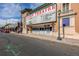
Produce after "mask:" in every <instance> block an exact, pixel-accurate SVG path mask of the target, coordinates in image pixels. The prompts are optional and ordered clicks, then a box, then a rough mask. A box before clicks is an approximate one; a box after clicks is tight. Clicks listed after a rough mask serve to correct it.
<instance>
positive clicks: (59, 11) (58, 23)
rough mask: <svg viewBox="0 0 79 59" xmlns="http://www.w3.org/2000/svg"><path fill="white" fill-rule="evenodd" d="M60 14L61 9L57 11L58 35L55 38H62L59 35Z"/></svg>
mask: <svg viewBox="0 0 79 59" xmlns="http://www.w3.org/2000/svg"><path fill="white" fill-rule="evenodd" d="M60 14H61V10H59V11H58V37H57V40H62V38H61V37H60Z"/></svg>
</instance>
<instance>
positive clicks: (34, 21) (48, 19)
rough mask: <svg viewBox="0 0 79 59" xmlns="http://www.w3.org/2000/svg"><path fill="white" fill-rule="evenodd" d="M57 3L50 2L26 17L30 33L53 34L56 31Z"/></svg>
mask: <svg viewBox="0 0 79 59" xmlns="http://www.w3.org/2000/svg"><path fill="white" fill-rule="evenodd" d="M56 14H57V13H56V4H52V3H51V4H49V5H47V6H46V7H42V8H41V9H39V8H38V9H37V10H36V11H35V12H33V13H31V14H30V15H28V16H27V17H26V20H27V21H26V26H28V28H27V30H28V32H30V33H35V34H42V35H51V34H52V32H55V22H56V18H57V17H56Z"/></svg>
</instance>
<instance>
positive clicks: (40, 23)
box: [22, 3, 79, 36]
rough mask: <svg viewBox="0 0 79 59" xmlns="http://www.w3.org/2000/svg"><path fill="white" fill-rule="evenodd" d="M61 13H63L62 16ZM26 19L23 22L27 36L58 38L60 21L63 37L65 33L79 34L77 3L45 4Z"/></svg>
mask: <svg viewBox="0 0 79 59" xmlns="http://www.w3.org/2000/svg"><path fill="white" fill-rule="evenodd" d="M59 11H61V12H60V15H59ZM26 12H28V11H26ZM26 12H25V13H26ZM24 17H25V18H24V20H22V21H24V22H25V28H24V29H25V33H26V34H29V33H33V34H39V35H47V36H48V35H49V36H57V34H58V30H59V29H58V20H59V19H60V33H61V36H62V35H63V32H64V33H65V35H71V36H72V35H74V34H75V33H79V23H78V22H79V4H77V3H45V4H43V5H41V6H39V7H37V8H36V9H34V10H32V11H31V12H28V13H26V15H25V16H24ZM58 17H60V18H58ZM63 28H64V30H63Z"/></svg>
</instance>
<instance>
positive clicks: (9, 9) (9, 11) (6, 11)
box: [0, 3, 21, 18]
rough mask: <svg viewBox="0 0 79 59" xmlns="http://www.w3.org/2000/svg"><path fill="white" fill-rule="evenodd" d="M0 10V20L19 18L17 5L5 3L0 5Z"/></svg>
mask: <svg viewBox="0 0 79 59" xmlns="http://www.w3.org/2000/svg"><path fill="white" fill-rule="evenodd" d="M1 6H2V9H1V8H0V18H13V17H20V10H21V7H20V5H19V4H13V3H11V4H10V3H9V4H8V3H7V4H2V5H1Z"/></svg>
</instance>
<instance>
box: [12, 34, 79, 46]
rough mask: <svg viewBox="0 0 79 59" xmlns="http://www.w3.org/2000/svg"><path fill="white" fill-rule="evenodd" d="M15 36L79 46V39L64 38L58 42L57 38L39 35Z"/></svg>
mask: <svg viewBox="0 0 79 59" xmlns="http://www.w3.org/2000/svg"><path fill="white" fill-rule="evenodd" d="M13 34H15V35H23V36H28V37H32V38H38V39H41V40H49V41H53V42H58V43H64V44H69V45H74V46H79V39H74V38H62V40H57V37H55V36H45V35H37V34H18V33H13ZM77 38H78V37H77Z"/></svg>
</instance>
